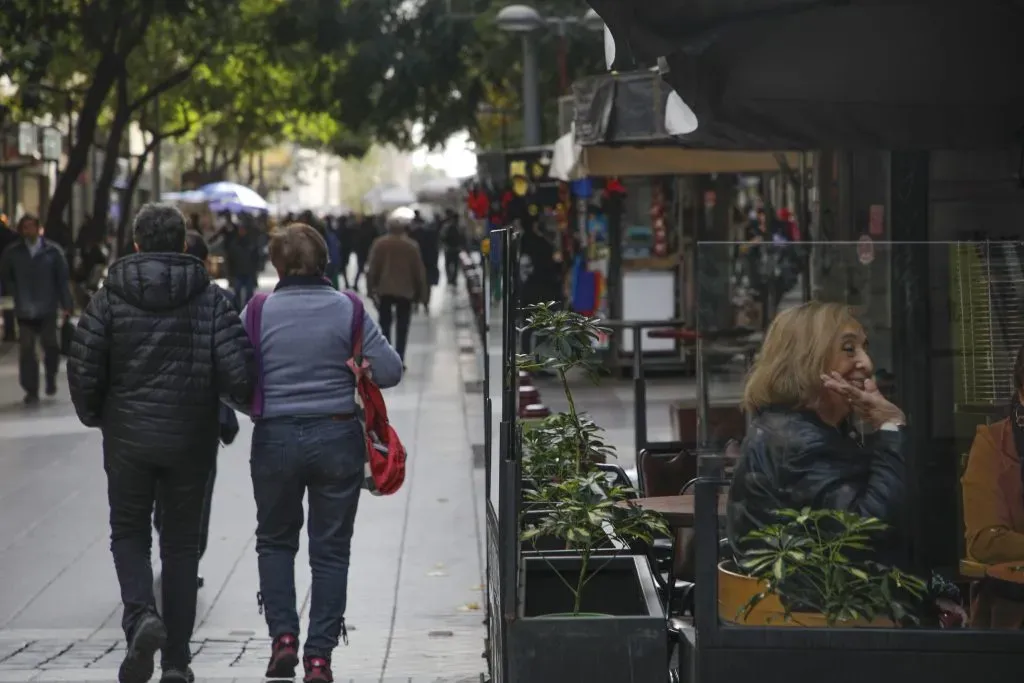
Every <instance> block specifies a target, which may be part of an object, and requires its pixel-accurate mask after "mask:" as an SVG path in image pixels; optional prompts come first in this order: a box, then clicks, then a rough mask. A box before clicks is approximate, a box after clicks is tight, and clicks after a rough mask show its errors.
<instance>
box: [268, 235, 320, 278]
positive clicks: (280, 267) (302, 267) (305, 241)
mask: <svg viewBox="0 0 1024 683" xmlns="http://www.w3.org/2000/svg"><path fill="white" fill-rule="evenodd" d="M270 262H271V263H272V264H273V265H274V268H275V269H276V270H277V272H278V274H280V275H282V276H284V275H323V274H324V272H325V271H326V270H327V241H326V240H324V238H323V236H322V235H321V234H320V233H319V232H318V231H317V230H316V229H314V228H313V227H311V226H309V225H306V224H305V223H292V224H290V225H288V226H286V227H285V228H284V229H283V230H279V231H278V232H277V233H275V234H274V236H273V238H271V240H270Z"/></svg>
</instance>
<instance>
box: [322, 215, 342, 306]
mask: <svg viewBox="0 0 1024 683" xmlns="http://www.w3.org/2000/svg"><path fill="white" fill-rule="evenodd" d="M339 220H340V219H338V218H335V217H334V216H327V218H326V219H325V224H326V225H325V233H324V236H325V237H326V239H327V253H328V255H329V256H330V262H329V263H328V264H327V274H328V278H329V279H330V281H331V286H332V287H334V288H335V289H338V288H339V287H338V285H340V284H341V238H340V237H339V236H338V230H339V228H338V221H339ZM345 279H346V280H348V278H345ZM345 289H348V283H347V282H346V283H345Z"/></svg>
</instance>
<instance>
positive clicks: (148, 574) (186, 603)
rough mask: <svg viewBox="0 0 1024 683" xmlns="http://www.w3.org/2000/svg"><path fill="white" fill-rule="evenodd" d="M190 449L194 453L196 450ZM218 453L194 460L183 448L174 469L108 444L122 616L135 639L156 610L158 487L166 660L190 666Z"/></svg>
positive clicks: (113, 548) (113, 547) (106, 466)
mask: <svg viewBox="0 0 1024 683" xmlns="http://www.w3.org/2000/svg"><path fill="white" fill-rule="evenodd" d="M190 456H191V457H190ZM212 462H213V458H212V457H209V458H199V459H195V455H194V454H182V459H181V465H180V466H177V467H173V468H168V467H160V466H158V465H152V464H150V463H148V462H146V461H145V460H142V459H141V458H138V457H136V456H134V455H131V454H125V453H119V452H117V451H114V450H108V449H104V454H103V466H104V469H105V470H106V472H107V499H108V501H109V503H110V551H111V553H113V555H114V567H115V568H116V569H117V580H118V583H120V584H121V602H123V603H124V618H123V619H122V621H121V625H122V627H123V628H124V632H125V637H126V638H130V637H131V634H132V632H133V631H134V629H135V624H136V623H138V620H139V618H140V617H142V616H144V615H145V614H146V613H147V612H153V613H155V611H156V600H155V597H154V595H153V567H152V564H151V563H150V548H151V546H152V543H153V528H152V519H153V503H154V501H155V500H156V497H157V491H158V490H159V492H160V499H161V503H162V505H163V512H162V514H161V518H162V526H163V531H162V533H161V534H160V560H161V563H162V565H163V571H162V574H163V578H162V590H163V596H162V598H163V600H162V603H163V618H164V623H165V624H166V625H167V645H166V646H165V647H164V654H163V662H164V664H165V665H172V666H179V667H180V666H184V665H187V664H188V663H189V662H190V661H191V659H192V654H191V652H190V651H189V639H190V638H191V637H192V631H193V629H194V628H195V621H196V595H197V592H198V583H197V581H196V579H197V577H198V575H199V548H200V539H201V537H202V526H203V499H204V498H205V496H206V487H207V485H208V483H209V481H210V478H211V477H210V468H211V464H212Z"/></svg>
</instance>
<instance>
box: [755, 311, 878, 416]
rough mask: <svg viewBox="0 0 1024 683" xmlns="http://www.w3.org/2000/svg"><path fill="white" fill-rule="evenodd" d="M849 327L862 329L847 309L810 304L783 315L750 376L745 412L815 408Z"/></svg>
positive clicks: (774, 327) (775, 324) (767, 340)
mask: <svg viewBox="0 0 1024 683" xmlns="http://www.w3.org/2000/svg"><path fill="white" fill-rule="evenodd" d="M850 325H854V326H856V327H857V328H858V329H863V328H862V327H861V324H860V322H858V321H857V319H856V317H854V314H853V309H851V308H850V307H849V306H847V305H845V304H837V303H825V302H821V301H809V302H807V303H805V304H802V305H800V306H796V307H794V308H790V309H788V310H785V311H783V312H782V313H779V315H778V316H776V318H775V320H773V321H772V324H771V325H770V326H769V327H768V332H767V334H765V338H764V343H763V344H762V346H761V353H760V354H759V355H758V357H757V359H756V360H755V361H754V365H753V367H752V368H751V369H750V373H749V374H748V375H747V383H746V386H745V387H744V388H743V409H744V410H746V411H747V412H757V411H760V410H764V409H765V408H767V407H769V406H779V407H783V408H791V409H792V408H810V407H811V406H812V405H813V403H814V401H815V400H816V399H817V398H818V396H819V395H820V393H821V388H822V385H821V374H822V373H823V372H825V371H826V370H827V369H828V364H829V362H830V361H831V360H832V356H833V354H834V353H835V344H836V340H837V339H838V338H839V335H840V334H842V331H843V328H845V327H848V326H850Z"/></svg>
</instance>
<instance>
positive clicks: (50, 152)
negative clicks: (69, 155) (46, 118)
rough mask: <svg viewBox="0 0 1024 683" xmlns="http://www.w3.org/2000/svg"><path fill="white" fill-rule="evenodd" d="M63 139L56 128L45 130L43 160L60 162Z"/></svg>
mask: <svg viewBox="0 0 1024 683" xmlns="http://www.w3.org/2000/svg"><path fill="white" fill-rule="evenodd" d="M62 141H63V138H62V136H61V134H60V131H59V130H57V129H56V128H44V129H43V159H45V160H46V161H59V160H60V153H61V148H62V146H63V144H62Z"/></svg>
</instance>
